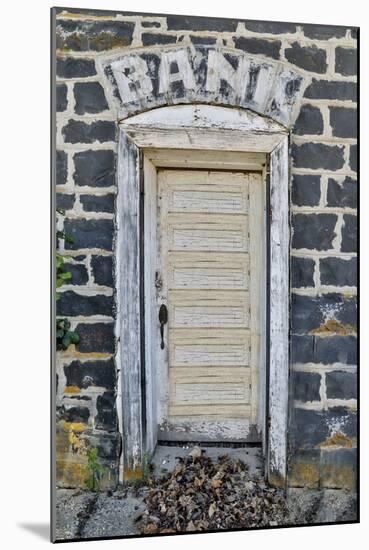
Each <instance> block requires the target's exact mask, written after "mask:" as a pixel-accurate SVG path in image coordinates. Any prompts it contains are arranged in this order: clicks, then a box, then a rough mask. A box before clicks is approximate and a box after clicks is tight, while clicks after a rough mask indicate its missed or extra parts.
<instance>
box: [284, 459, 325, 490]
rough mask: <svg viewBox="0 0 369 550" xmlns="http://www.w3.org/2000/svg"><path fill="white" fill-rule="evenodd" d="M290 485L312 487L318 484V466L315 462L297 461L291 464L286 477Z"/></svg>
mask: <svg viewBox="0 0 369 550" xmlns="http://www.w3.org/2000/svg"><path fill="white" fill-rule="evenodd" d="M288 484H289V486H290V487H308V488H309V489H314V488H316V487H318V485H319V467H318V466H317V465H316V464H309V463H303V462H298V463H297V464H294V465H293V466H292V470H291V473H290V475H289V478H288Z"/></svg>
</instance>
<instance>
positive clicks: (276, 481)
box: [268, 472, 285, 487]
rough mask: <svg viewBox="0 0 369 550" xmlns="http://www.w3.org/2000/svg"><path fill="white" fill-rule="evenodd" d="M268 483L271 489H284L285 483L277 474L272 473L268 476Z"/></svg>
mask: <svg viewBox="0 0 369 550" xmlns="http://www.w3.org/2000/svg"><path fill="white" fill-rule="evenodd" d="M268 481H269V483H270V485H272V486H273V487H284V485H285V481H284V479H283V478H282V477H281V475H279V474H278V473H275V472H272V473H270V474H269V476H268Z"/></svg>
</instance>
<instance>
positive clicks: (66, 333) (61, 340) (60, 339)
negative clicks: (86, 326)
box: [56, 319, 79, 351]
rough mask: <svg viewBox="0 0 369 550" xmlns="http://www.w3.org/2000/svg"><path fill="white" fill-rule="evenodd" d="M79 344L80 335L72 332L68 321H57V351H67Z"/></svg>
mask: <svg viewBox="0 0 369 550" xmlns="http://www.w3.org/2000/svg"><path fill="white" fill-rule="evenodd" d="M78 343H79V334H77V332H74V331H73V330H70V321H68V319H57V321H56V349H57V350H58V351H62V350H63V351H65V350H66V349H68V347H69V346H70V345H71V344H78Z"/></svg>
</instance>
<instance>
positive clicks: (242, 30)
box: [51, 8, 359, 541]
mask: <svg viewBox="0 0 369 550" xmlns="http://www.w3.org/2000/svg"><path fill="white" fill-rule="evenodd" d="M51 26H52V116H53V124H52V134H51V142H52V143H51V147H52V181H53V189H55V195H54V197H53V204H52V209H53V225H54V226H55V229H54V235H55V238H56V242H57V247H56V250H55V251H53V257H54V260H55V261H54V272H53V279H54V282H55V302H54V305H55V307H54V311H53V315H54V319H55V331H54V332H53V340H54V341H55V343H56V344H55V347H56V349H55V355H54V357H53V366H52V495H53V499H52V500H53V506H52V525H53V535H52V539H53V540H55V541H63V540H81V539H95V538H97V539H98V538H111V537H125V536H145V535H164V534H182V533H191V532H213V531H219V530H232V529H254V528H268V527H276V526H277V527H285V526H293V525H301V524H330V523H337V522H344V523H350V522H356V521H358V505H357V478H358V463H357V447H358V440H357V411H358V395H357V393H358V384H357V349H358V348H357V340H358V335H357V299H356V298H357V183H358V179H357V178H358V175H357V174H358V160H357V136H358V130H357V127H358V117H357V106H358V99H357V86H358V74H357V73H358V67H357V59H358V34H359V29H358V28H357V27H351V26H348V27H340V26H332V25H313V24H305V23H304V24H301V23H290V22H288V23H287V22H285V23H283V22H268V21H251V20H241V19H240V20H236V19H217V18H211V17H192V16H178V15H165V14H144V13H131V12H109V11H102V10H77V9H69V8H53V9H52V11H51ZM54 222H55V223H54ZM71 500H73V509H74V510H76V515H75V516H74V515H73V514H72V515H71V513H70V505H71ZM317 502H319V505H317V506H315V504H314V503H317ZM297 503H299V506H297ZM99 511H100V512H102V513H100V512H99ZM79 512H81V514H79ZM78 514H79V515H78ZM72 516H73V517H72ZM81 517H82V519H81ZM83 518H84V519H83ZM102 518H103V519H102ZM117 518H119V521H118V520H117Z"/></svg>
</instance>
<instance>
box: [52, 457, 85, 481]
mask: <svg viewBox="0 0 369 550" xmlns="http://www.w3.org/2000/svg"><path fill="white" fill-rule="evenodd" d="M56 479H57V485H58V486H59V487H85V479H86V462H85V461H83V462H78V461H75V459H74V460H73V461H72V460H71V458H69V457H66V458H65V459H59V460H57V462H56Z"/></svg>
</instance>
